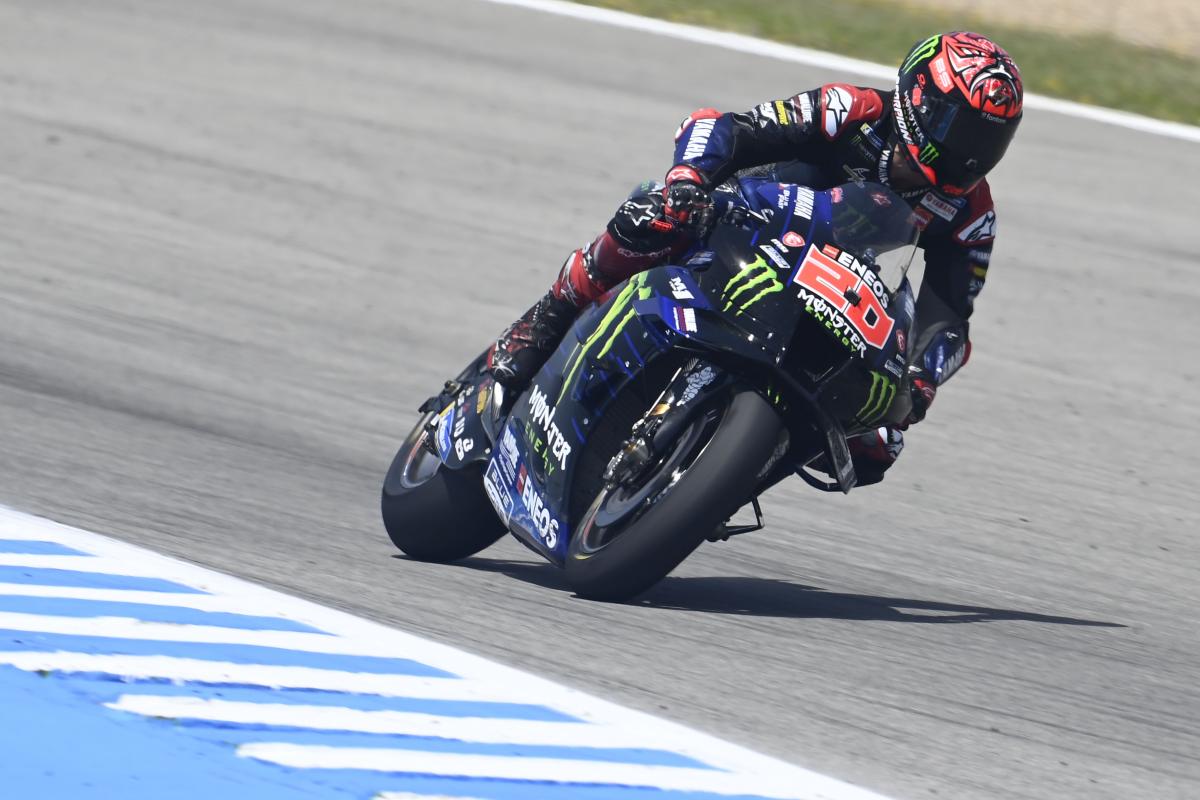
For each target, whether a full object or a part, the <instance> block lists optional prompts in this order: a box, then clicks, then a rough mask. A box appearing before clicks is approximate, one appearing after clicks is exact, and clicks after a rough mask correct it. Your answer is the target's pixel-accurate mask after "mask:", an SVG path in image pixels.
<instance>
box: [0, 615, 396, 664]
mask: <svg viewBox="0 0 1200 800" xmlns="http://www.w3.org/2000/svg"><path fill="white" fill-rule="evenodd" d="M0 628H5V629H8V630H18V631H34V632H39V633H62V634H72V635H76V636H99V637H104V638H115V639H145V640H147V641H156V642H203V643H207V644H240V645H259V646H262V647H275V648H281V649H284V650H297V651H301V652H305V653H333V654H337V655H357V656H368V657H376V658H412V656H410V655H409V654H408V652H407V650H406V649H405V648H403V647H400V646H397V645H396V644H394V643H390V646H389V644H385V643H382V642H378V641H372V640H370V639H362V638H353V639H351V638H348V637H341V636H328V635H326V634H323V633H294V632H292V631H256V630H242V629H238V628H221V627H216V626H213V625H177V624H174V623H169V622H142V621H141V620H136V619H131V618H128V617H56V616H51V615H46V614H20V613H16V612H10V611H0Z"/></svg>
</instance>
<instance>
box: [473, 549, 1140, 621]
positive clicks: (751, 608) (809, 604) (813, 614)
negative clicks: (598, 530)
mask: <svg viewBox="0 0 1200 800" xmlns="http://www.w3.org/2000/svg"><path fill="white" fill-rule="evenodd" d="M458 566H459V567H467V568H468V569H475V570H480V571H483V572H498V573H501V574H504V575H507V576H508V577H510V578H515V579H517V580H520V581H524V582H525V583H530V584H533V585H535V586H541V587H542V588H545V589H557V590H560V591H570V589H569V587H568V586H567V584H566V582H565V581H564V580H563V577H562V574H561V572H560V571H559V570H556V569H553V568H552V567H549V566H548V565H544V564H538V563H533V562H528V561H509V560H504V559H484V558H469V559H466V560H465V561H461V562H459V563H458ZM630 605H636V606H643V607H647V608H662V609H674V610H680V611H702V612H706V613H711V614H731V615H744V616H751V617H777V618H790V619H843V620H862V621H873V622H917V623H935V624H938V623H940V624H946V623H967V622H1002V621H1018V622H1036V623H1041V624H1046V625H1082V626H1087V627H1097V628H1125V627H1128V626H1126V625H1122V624H1120V623H1117V622H1106V621H1103V620H1087V619H1079V618H1076V617H1065V616H1056V615H1051V614H1035V613H1032V612H1028V611H1018V610H1014V609H1004V608H989V607H986V606H971V605H961V604H957V603H940V602H937V601H933V600H914V599H909V598H902V597H880V596H876V595H865V594H847V593H843V592H829V591H826V590H824V589H822V588H820V587H818V586H806V585H804V584H800V583H791V582H790V581H785V580H779V579H777V578H757V577H695V578H685V577H667V578H666V579H664V580H663V581H662V582H661V583H659V584H658V585H657V586H655V587H654V588H653V589H651V590H650V591H648V592H646V593H644V594H643V595H641V596H640V597H638V598H636V599H634V600H633V601H631V602H630Z"/></svg>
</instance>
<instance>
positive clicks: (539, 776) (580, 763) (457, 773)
mask: <svg viewBox="0 0 1200 800" xmlns="http://www.w3.org/2000/svg"><path fill="white" fill-rule="evenodd" d="M266 735H268V736H269V735H270V734H269V733H266ZM237 752H238V755H240V756H244V757H246V758H254V759H258V760H259V761H268V762H270V763H272V764H279V765H281V766H285V767H298V768H315V769H356V770H373V771H376V772H415V773H419V774H427V775H441V776H447V777H450V776H454V777H465V778H492V779H500V780H524V781H554V782H560V783H600V784H615V785H617V786H649V787H654V788H656V789H663V790H674V791H693V792H694V791H704V792H713V793H716V794H739V795H746V794H753V795H760V796H764V797H783V798H795V797H798V796H802V795H798V794H797V787H796V786H795V784H792V783H790V782H789V781H786V780H782V779H780V778H773V777H772V776H769V775H755V776H749V775H734V774H730V773H728V772H719V771H716V770H709V769H695V768H693V767H668V766H649V765H644V764H620V763H614V762H604V761H585V760H582V759H580V760H571V759H559V758H529V757H524V756H522V757H512V756H471V755H464V754H461V753H430V752H421V751H413V750H389V749H386V748H357V747H327V746H322V745H298V744H285V743H274V742H261V743H254V744H244V745H242V746H241V747H239V748H238V751H237ZM810 796H811V795H810Z"/></svg>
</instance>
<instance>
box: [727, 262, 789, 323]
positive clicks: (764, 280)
mask: <svg viewBox="0 0 1200 800" xmlns="http://www.w3.org/2000/svg"><path fill="white" fill-rule="evenodd" d="M782 291H783V284H782V283H780V282H779V281H778V280H777V279H776V278H775V270H773V269H771V268H770V267H769V266H767V262H766V261H764V260H763V257H762V256H758V257H757V258H755V259H754V261H752V262H751V263H749V264H747V265H745V266H744V267H742V269H741V271H740V272H738V274H737V275H734V276H733V277H732V278H730V279H729V283H727V284H725V291H723V292H722V293H721V296H722V297H724V298H725V308H723V309H722V311H728V310H729V309H731V308H733V304H734V303H735V302H736V301H737V300H738V298H741V303H740V304H739V305H738V309H737V314H741V313H742V312H744V311H745V310H746V309H748V308H749V307H750V306H752V305H754V304H755V303H757V302H758V301H759V300H761V299H763V298H764V297H766V296H767V295H769V294H773V293H775V292H782Z"/></svg>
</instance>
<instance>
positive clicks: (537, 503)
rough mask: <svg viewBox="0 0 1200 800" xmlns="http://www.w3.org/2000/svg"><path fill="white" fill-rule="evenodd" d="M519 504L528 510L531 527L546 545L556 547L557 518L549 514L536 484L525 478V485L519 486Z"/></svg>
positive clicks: (550, 547) (548, 508) (551, 547)
mask: <svg viewBox="0 0 1200 800" xmlns="http://www.w3.org/2000/svg"><path fill="white" fill-rule="evenodd" d="M521 504H522V505H524V506H525V510H526V511H527V512H529V521H530V522H531V523H533V529H534V530H535V531H537V535H538V536H539V537H540V538H541V540H542V542H543V543H545V545H546V547H547V548H549V549H551V550H553V549H554V548H555V547H557V546H558V520H556V519H554V517H553V516H552V515H551V514H550V507H549V506H547V505H546V501H545V500H544V499H543V498H542V495H541V492H539V491H538V490H537V484H535V483H534V482H533V481H531V480H529V479H526V480H525V485H524V486H523V487H522V488H521Z"/></svg>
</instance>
